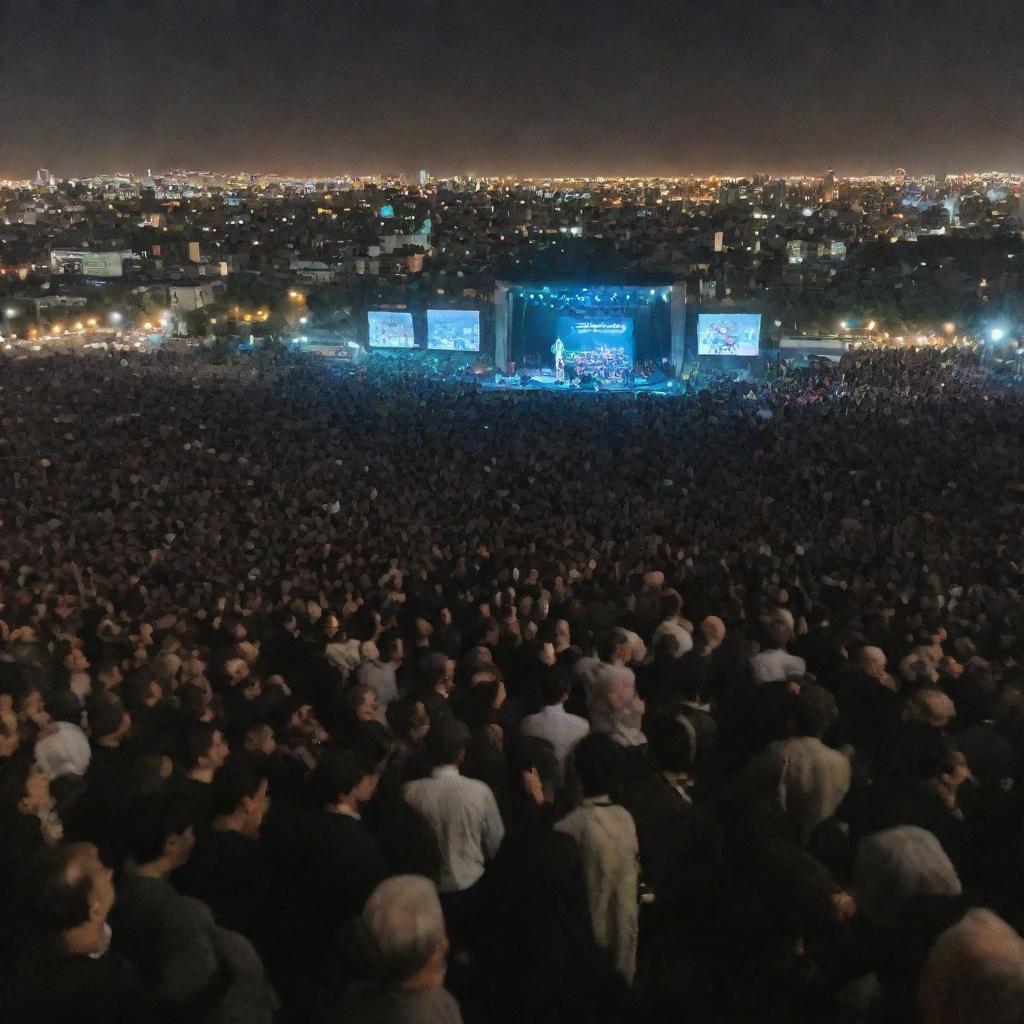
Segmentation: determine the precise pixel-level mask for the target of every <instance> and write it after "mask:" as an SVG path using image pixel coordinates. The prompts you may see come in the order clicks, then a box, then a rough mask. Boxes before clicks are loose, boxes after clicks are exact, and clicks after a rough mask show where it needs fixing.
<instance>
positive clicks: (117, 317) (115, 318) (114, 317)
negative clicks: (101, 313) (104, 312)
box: [110, 313, 122, 324]
mask: <svg viewBox="0 0 1024 1024" xmlns="http://www.w3.org/2000/svg"><path fill="white" fill-rule="evenodd" d="M121 320H122V317H121V314H120V313H111V314H110V322H111V323H112V324H119V323H120V322H121Z"/></svg>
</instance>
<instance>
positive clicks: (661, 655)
mask: <svg viewBox="0 0 1024 1024" xmlns="http://www.w3.org/2000/svg"><path fill="white" fill-rule="evenodd" d="M654 657H655V658H657V659H658V661H667V660H668V659H669V658H677V657H679V638H678V637H677V636H673V634H671V633H662V634H660V635H659V637H658V639H657V640H655V641H654Z"/></svg>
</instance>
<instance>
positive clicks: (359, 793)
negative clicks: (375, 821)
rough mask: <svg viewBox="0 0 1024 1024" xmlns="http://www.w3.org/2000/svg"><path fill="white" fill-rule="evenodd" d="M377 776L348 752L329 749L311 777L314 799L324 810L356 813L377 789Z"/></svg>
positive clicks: (360, 759) (364, 763) (360, 760)
mask: <svg viewBox="0 0 1024 1024" xmlns="http://www.w3.org/2000/svg"><path fill="white" fill-rule="evenodd" d="M378 781H379V780H378V776H377V775H376V774H375V773H374V772H373V771H371V770H370V769H369V768H368V767H367V765H366V762H365V761H363V760H362V758H359V757H357V756H356V755H355V754H353V753H350V752H349V751H347V750H329V751H327V753H326V754H324V756H323V758H322V759H321V761H320V763H319V764H318V765H317V766H316V769H315V770H314V771H313V774H312V776H310V780H309V782H310V786H311V788H312V792H313V797H314V799H315V800H316V801H317V804H318V805H319V806H320V807H323V808H324V809H325V810H337V809H339V808H342V807H345V808H348V809H349V810H353V811H358V810H359V808H360V807H362V806H363V804H366V803H368V802H369V801H370V800H371V799H372V798H373V794H374V792H376V789H377V782H378Z"/></svg>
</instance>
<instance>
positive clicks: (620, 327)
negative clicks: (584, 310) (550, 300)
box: [558, 315, 633, 379]
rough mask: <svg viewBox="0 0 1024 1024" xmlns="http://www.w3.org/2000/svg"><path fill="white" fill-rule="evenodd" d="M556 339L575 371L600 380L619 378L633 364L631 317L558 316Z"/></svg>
mask: <svg viewBox="0 0 1024 1024" xmlns="http://www.w3.org/2000/svg"><path fill="white" fill-rule="evenodd" d="M558 337H559V338H561V339H562V343H563V345H564V346H565V360H566V362H567V363H571V364H572V366H573V367H575V369H576V372H577V373H579V374H581V375H583V374H592V375H593V376H595V377H598V378H601V379H613V378H618V377H621V376H622V374H624V373H625V372H626V371H627V370H629V369H630V367H631V366H632V365H633V318H632V317H629V316H601V315H596V316H565V315H563V316H560V317H559V318H558Z"/></svg>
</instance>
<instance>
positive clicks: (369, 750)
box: [348, 722, 391, 771]
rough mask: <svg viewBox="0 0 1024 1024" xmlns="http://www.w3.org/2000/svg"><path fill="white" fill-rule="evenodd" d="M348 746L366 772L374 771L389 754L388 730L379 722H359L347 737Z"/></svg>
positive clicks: (389, 740)
mask: <svg viewBox="0 0 1024 1024" xmlns="http://www.w3.org/2000/svg"><path fill="white" fill-rule="evenodd" d="M348 745H349V747H350V748H351V750H352V752H353V753H354V754H355V755H356V756H357V757H358V758H359V759H360V760H361V761H362V762H363V764H364V765H365V766H366V768H367V770H368V771H374V770H376V768H377V766H378V765H379V764H380V763H381V762H382V761H386V760H387V759H388V756H389V755H390V753H391V739H390V737H389V736H388V730H387V728H386V727H385V726H384V725H382V724H381V723H380V722H359V724H358V725H357V726H356V727H355V729H354V730H353V731H352V732H351V733H350V734H349V736H348Z"/></svg>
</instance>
